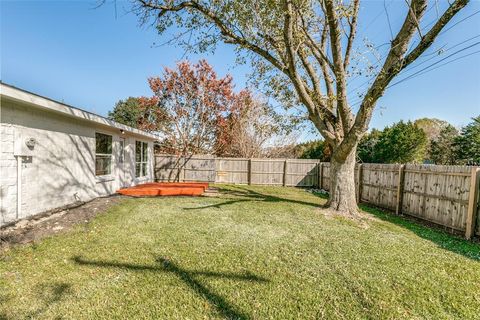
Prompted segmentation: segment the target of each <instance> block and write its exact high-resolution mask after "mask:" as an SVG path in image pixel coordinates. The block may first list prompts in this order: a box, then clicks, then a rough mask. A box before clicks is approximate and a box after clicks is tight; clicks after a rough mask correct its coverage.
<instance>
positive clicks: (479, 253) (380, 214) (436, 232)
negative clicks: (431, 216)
mask: <svg viewBox="0 0 480 320" xmlns="http://www.w3.org/2000/svg"><path fill="white" fill-rule="evenodd" d="M360 208H361V209H362V210H363V211H365V212H368V213H370V214H372V215H374V216H375V217H377V218H378V219H381V220H383V221H387V222H390V223H393V224H395V225H397V226H400V227H402V228H405V229H407V230H410V231H411V232H413V233H415V234H416V235H417V236H419V237H421V238H423V239H426V240H429V241H431V242H433V243H435V244H436V245H437V246H439V247H440V248H442V249H445V250H448V251H451V252H454V253H456V254H460V255H462V256H465V257H467V258H470V259H472V260H475V261H480V245H479V244H478V243H475V242H472V241H468V240H465V239H462V238H460V237H459V236H454V235H452V234H449V233H447V232H446V231H443V230H440V229H439V228H440V227H436V226H431V227H429V226H425V225H422V222H421V221H414V220H411V219H410V218H409V217H408V216H396V215H395V214H393V213H388V212H385V211H383V210H380V209H377V208H375V207H371V206H368V205H365V204H362V205H360ZM426 223H427V222H426Z"/></svg>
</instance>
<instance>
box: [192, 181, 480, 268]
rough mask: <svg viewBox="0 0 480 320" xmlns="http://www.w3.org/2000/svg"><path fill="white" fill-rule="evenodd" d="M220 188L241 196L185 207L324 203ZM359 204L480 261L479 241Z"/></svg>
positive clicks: (436, 242) (447, 247)
mask: <svg viewBox="0 0 480 320" xmlns="http://www.w3.org/2000/svg"><path fill="white" fill-rule="evenodd" d="M219 191H220V192H221V193H223V194H226V195H232V196H238V197H241V198H239V199H229V200H228V201H225V202H221V203H217V204H212V205H208V206H203V207H195V208H184V209H185V210H198V209H206V208H218V209H220V208H221V207H223V206H227V205H232V204H235V203H241V202H248V201H264V202H289V203H295V204H301V205H307V206H313V207H320V208H321V207H324V205H321V204H319V203H316V202H309V201H301V200H295V199H289V198H282V197H278V196H272V195H269V194H263V193H260V192H256V191H253V190H250V189H248V188H244V187H241V186H235V189H234V190H232V189H231V188H220V189H219ZM313 195H315V196H317V197H319V198H321V199H328V195H327V194H320V193H313ZM360 208H361V209H362V210H363V211H365V212H368V213H370V214H372V215H374V216H375V217H377V218H379V219H381V220H384V221H387V222H390V223H393V224H395V225H397V226H400V227H403V228H405V229H408V230H410V231H412V232H413V233H415V234H416V235H417V236H419V237H421V238H423V239H426V240H429V241H431V242H433V243H435V244H436V245H438V246H439V247H440V248H442V249H445V250H448V251H451V252H454V253H456V254H460V255H463V256H465V257H467V258H470V259H473V260H476V261H480V245H479V244H478V243H475V242H472V241H467V240H465V239H462V238H460V237H458V236H454V235H452V234H449V233H447V232H446V231H443V230H440V229H438V227H435V226H425V225H422V222H421V221H413V220H411V219H409V218H408V217H407V216H396V215H394V214H393V213H388V212H386V211H383V210H380V209H377V208H375V207H372V206H368V205H366V204H362V205H360Z"/></svg>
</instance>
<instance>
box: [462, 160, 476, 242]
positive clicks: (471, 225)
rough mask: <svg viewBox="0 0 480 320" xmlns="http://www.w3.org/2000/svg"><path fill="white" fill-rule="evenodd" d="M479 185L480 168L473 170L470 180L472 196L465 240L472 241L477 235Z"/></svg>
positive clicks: (470, 196) (470, 197)
mask: <svg viewBox="0 0 480 320" xmlns="http://www.w3.org/2000/svg"><path fill="white" fill-rule="evenodd" d="M479 183H480V168H472V176H471V178H470V194H469V197H468V211H467V225H466V228H465V238H467V239H471V238H472V236H473V234H474V233H475V222H476V220H477V219H476V218H477V205H478V204H477V203H478V188H479Z"/></svg>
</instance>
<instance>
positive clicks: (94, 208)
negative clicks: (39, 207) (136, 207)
mask: <svg viewBox="0 0 480 320" xmlns="http://www.w3.org/2000/svg"><path fill="white" fill-rule="evenodd" d="M125 198H126V197H124V196H119V195H113V196H109V197H102V198H96V199H94V200H92V201H89V202H87V203H84V204H81V205H78V206H76V207H74V208H69V209H65V210H61V211H58V210H56V211H50V212H47V213H43V214H39V215H36V216H33V217H30V218H29V219H24V220H20V221H18V222H16V223H15V224H14V225H11V226H7V227H4V228H1V229H0V252H2V251H4V250H5V249H7V248H8V247H11V246H12V245H16V244H25V243H30V242H34V241H38V240H41V239H43V238H45V237H47V236H50V235H52V234H57V233H61V232H65V231H68V230H70V229H71V228H72V227H73V226H75V225H77V224H81V223H87V222H89V221H90V220H92V219H93V218H94V217H95V216H97V215H98V214H101V213H102V212H105V211H106V210H107V209H108V208H110V207H111V206H113V205H115V204H117V203H118V202H120V201H121V200H122V199H125Z"/></svg>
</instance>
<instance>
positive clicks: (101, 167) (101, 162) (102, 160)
mask: <svg viewBox="0 0 480 320" xmlns="http://www.w3.org/2000/svg"><path fill="white" fill-rule="evenodd" d="M111 164H112V156H108V155H105V156H102V155H97V156H96V157H95V174H96V175H97V176H103V175H106V174H110V173H111V168H112V166H111Z"/></svg>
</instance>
